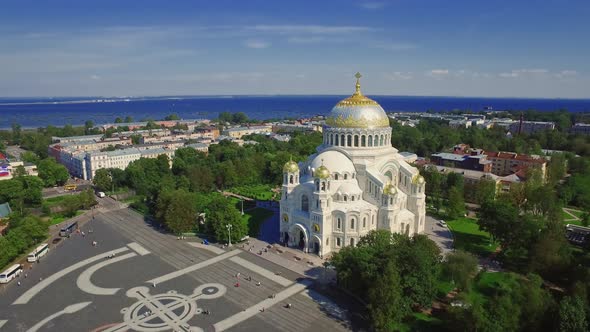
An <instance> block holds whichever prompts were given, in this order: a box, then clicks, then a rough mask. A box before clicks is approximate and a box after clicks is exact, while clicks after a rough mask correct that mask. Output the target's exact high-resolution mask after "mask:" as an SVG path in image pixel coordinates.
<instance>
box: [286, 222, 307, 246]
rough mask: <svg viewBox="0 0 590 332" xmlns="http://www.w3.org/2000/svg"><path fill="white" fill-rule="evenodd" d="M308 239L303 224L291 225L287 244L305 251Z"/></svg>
mask: <svg viewBox="0 0 590 332" xmlns="http://www.w3.org/2000/svg"><path fill="white" fill-rule="evenodd" d="M308 241H309V239H308V236H307V231H306V230H305V227H304V226H303V225H301V224H295V225H293V226H291V229H290V230H289V243H288V244H289V246H291V247H296V248H297V249H299V250H301V251H303V252H307V249H308Z"/></svg>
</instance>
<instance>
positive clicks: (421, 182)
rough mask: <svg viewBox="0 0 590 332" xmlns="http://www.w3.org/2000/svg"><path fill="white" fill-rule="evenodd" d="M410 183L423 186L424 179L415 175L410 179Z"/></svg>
mask: <svg viewBox="0 0 590 332" xmlns="http://www.w3.org/2000/svg"><path fill="white" fill-rule="evenodd" d="M412 182H413V183H414V184H416V183H417V184H423V183H424V177H423V176H422V175H417V176H415V177H414V178H413V179H412Z"/></svg>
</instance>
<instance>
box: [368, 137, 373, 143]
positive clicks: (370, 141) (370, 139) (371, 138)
mask: <svg viewBox="0 0 590 332" xmlns="http://www.w3.org/2000/svg"><path fill="white" fill-rule="evenodd" d="M368 141H369V142H368V146H373V135H369V139H368Z"/></svg>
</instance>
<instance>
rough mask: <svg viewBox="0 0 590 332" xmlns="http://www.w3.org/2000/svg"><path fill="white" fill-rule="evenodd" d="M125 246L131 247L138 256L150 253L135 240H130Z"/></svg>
mask: <svg viewBox="0 0 590 332" xmlns="http://www.w3.org/2000/svg"><path fill="white" fill-rule="evenodd" d="M127 246H128V247H129V248H131V250H133V251H135V252H136V253H138V254H139V255H140V256H145V255H147V254H149V253H150V252H149V251H148V250H147V249H146V248H144V247H142V246H141V245H140V244H139V243H136V242H131V243H129V244H128V245H127Z"/></svg>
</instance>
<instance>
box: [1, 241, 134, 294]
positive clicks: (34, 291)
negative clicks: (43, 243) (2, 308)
mask: <svg viewBox="0 0 590 332" xmlns="http://www.w3.org/2000/svg"><path fill="white" fill-rule="evenodd" d="M127 250H129V249H128V248H127V247H123V248H119V249H115V250H111V251H107V252H104V253H102V254H98V255H96V256H93V257H90V258H87V259H85V260H83V261H81V262H78V263H76V264H74V265H71V266H69V267H67V268H65V269H63V270H61V271H59V272H56V273H54V274H52V275H51V276H50V277H48V278H46V279H43V280H42V281H40V282H39V283H37V284H36V285H35V286H33V287H31V288H29V290H27V291H26V292H25V293H24V294H23V295H21V296H20V297H19V298H18V299H16V301H14V303H12V304H13V305H15V304H27V303H28V302H29V301H30V300H31V299H32V298H33V297H34V296H35V295H37V294H38V293H39V292H41V291H42V290H43V289H45V287H47V286H49V285H51V284H52V283H53V282H55V281H56V280H57V279H59V278H61V277H63V276H65V275H66V274H68V273H70V272H72V271H75V270H77V269H79V268H81V267H83V266H86V265H88V264H91V263H94V262H96V261H97V260H99V259H104V258H105V256H108V255H111V254H119V253H122V252H124V251H127Z"/></svg>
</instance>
